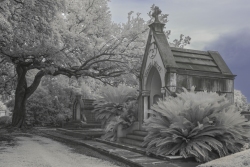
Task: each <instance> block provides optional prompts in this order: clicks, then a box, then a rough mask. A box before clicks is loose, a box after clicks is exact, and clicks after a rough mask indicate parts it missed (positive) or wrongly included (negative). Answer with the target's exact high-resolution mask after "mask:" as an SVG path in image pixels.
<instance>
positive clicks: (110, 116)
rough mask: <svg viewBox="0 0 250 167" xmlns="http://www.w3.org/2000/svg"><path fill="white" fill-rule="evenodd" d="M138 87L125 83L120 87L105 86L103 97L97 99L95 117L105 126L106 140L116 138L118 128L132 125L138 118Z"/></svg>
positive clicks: (104, 137)
mask: <svg viewBox="0 0 250 167" xmlns="http://www.w3.org/2000/svg"><path fill="white" fill-rule="evenodd" d="M136 93H137V92H136V89H135V88H131V87H128V86H125V85H119V86H118V87H110V86H107V87H104V89H103V90H102V93H101V95H102V98H101V99H99V100H97V101H95V103H94V105H95V108H94V110H93V111H92V112H95V118H96V119H97V120H101V122H102V125H103V127H104V128H105V132H106V133H105V135H104V136H102V138H103V139H105V140H111V141H115V140H116V137H117V136H116V133H117V128H118V126H119V125H120V124H121V125H122V128H124V129H125V128H128V127H130V126H131V125H132V124H133V122H134V121H136V120H137V110H138V107H137V101H136V100H135V99H136Z"/></svg>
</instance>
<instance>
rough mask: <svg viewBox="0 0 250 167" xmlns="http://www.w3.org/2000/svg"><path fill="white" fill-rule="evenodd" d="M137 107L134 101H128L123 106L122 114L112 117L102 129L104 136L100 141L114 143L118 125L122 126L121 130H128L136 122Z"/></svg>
mask: <svg viewBox="0 0 250 167" xmlns="http://www.w3.org/2000/svg"><path fill="white" fill-rule="evenodd" d="M137 110H138V105H137V102H136V101H130V102H128V103H127V104H124V106H123V113H121V114H120V115H119V116H115V117H112V119H110V120H109V121H108V122H107V124H106V127H105V129H104V131H105V135H103V136H102V139H104V140H109V141H116V139H117V129H118V126H119V125H122V129H127V128H129V127H130V126H131V125H132V124H133V123H134V122H135V121H136V120H137Z"/></svg>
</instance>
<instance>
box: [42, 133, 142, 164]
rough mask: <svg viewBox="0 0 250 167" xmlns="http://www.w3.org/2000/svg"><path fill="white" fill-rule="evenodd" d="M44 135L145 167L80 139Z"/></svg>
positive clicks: (125, 162) (126, 162)
mask: <svg viewBox="0 0 250 167" xmlns="http://www.w3.org/2000/svg"><path fill="white" fill-rule="evenodd" d="M42 133H43V134H45V135H48V136H51V137H54V138H59V139H64V140H66V141H70V142H74V143H77V144H81V145H83V146H85V147H87V148H90V149H92V150H94V151H97V152H99V153H101V154H103V155H105V156H109V157H110V158H113V159H115V160H117V161H120V162H122V163H124V164H126V165H129V166H131V167H143V166H142V165H140V164H138V163H135V162H133V161H130V160H129V159H127V158H125V157H122V156H118V155H116V154H114V153H112V152H110V151H107V150H104V149H101V148H97V147H93V146H92V145H90V144H87V143H84V142H83V141H80V140H79V139H75V138H72V137H68V136H65V135H61V134H60V135H59V134H53V135H52V134H50V133H48V132H42Z"/></svg>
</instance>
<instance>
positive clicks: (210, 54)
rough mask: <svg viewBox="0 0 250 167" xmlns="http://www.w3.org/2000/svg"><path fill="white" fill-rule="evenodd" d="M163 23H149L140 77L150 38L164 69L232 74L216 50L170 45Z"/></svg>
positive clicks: (144, 64) (143, 68)
mask: <svg viewBox="0 0 250 167" xmlns="http://www.w3.org/2000/svg"><path fill="white" fill-rule="evenodd" d="M164 25H165V24H162V23H160V22H154V23H152V24H150V25H149V27H150V32H149V36H148V41H147V45H146V49H145V53H144V57H143V62H142V68H141V77H142V76H143V72H144V70H145V68H146V67H145V66H146V62H147V58H148V53H149V47H150V43H151V39H152V38H154V41H155V43H156V46H157V48H158V51H159V54H160V56H161V58H162V62H163V65H164V67H165V68H166V69H170V70H171V69H177V70H178V69H180V70H189V71H190V70H191V71H201V72H211V73H216V74H223V75H231V76H233V74H232V72H231V70H230V69H229V68H228V66H227V64H226V63H225V61H224V60H223V59H222V57H221V55H220V54H219V53H218V52H216V51H199V50H191V49H183V48H174V47H170V46H169V43H168V41H167V38H166V35H165V34H164V32H163V27H164Z"/></svg>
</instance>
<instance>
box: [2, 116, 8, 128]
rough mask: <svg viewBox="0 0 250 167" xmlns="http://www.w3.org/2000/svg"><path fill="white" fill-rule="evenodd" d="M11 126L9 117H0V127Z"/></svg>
mask: <svg viewBox="0 0 250 167" xmlns="http://www.w3.org/2000/svg"><path fill="white" fill-rule="evenodd" d="M10 124H11V117H10V116H2V117H0V127H6V126H9V125H10Z"/></svg>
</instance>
